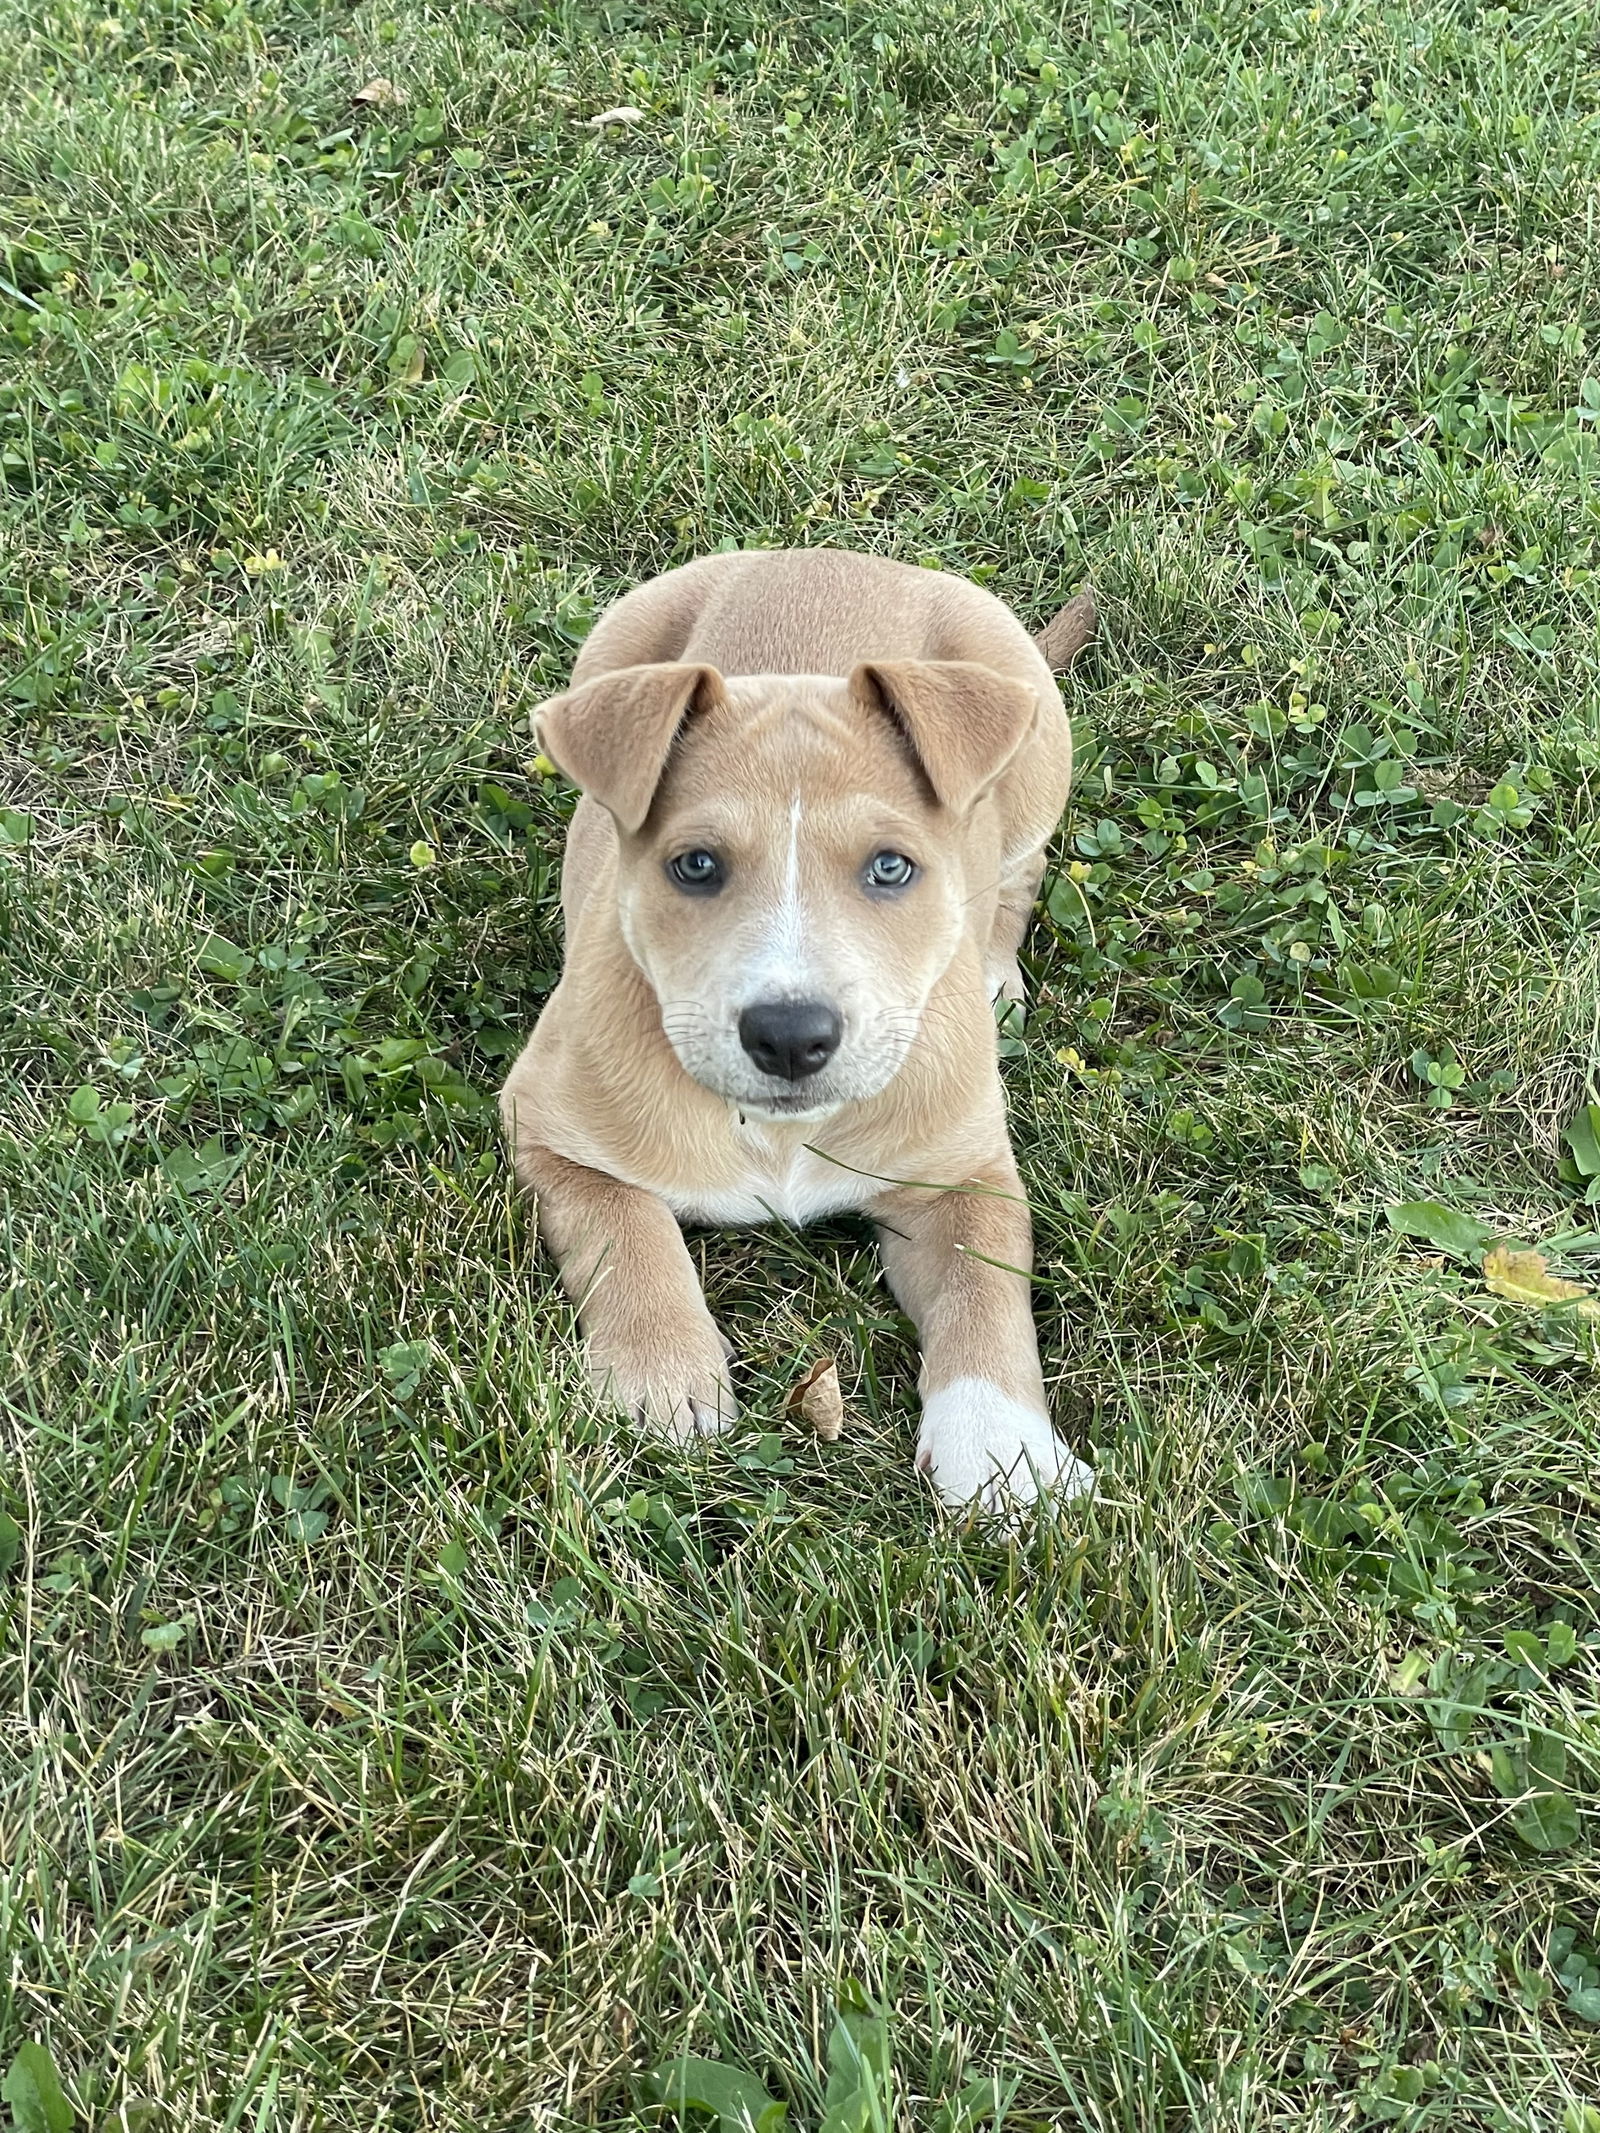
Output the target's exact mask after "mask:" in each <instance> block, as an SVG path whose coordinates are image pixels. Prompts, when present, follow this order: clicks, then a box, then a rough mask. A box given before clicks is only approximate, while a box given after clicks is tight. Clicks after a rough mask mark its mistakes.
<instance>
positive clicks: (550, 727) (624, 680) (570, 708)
mask: <svg viewBox="0 0 1600 2133" xmlns="http://www.w3.org/2000/svg"><path fill="white" fill-rule="evenodd" d="M723 700H724V699H723V693H722V676H721V675H720V674H719V673H718V672H717V670H716V668H715V667H702V666H688V665H684V664H680V663H678V662H676V661H673V662H669V663H664V664H662V665H658V666H647V667H618V668H617V669H616V670H615V671H614V672H613V673H610V674H597V675H596V676H595V678H594V680H593V681H585V682H581V683H580V684H579V686H578V687H577V688H575V689H569V690H568V691H567V692H566V694H565V695H564V696H553V697H552V698H551V699H550V701H549V703H547V704H541V705H540V706H539V708H538V710H537V711H535V713H534V714H533V730H534V733H535V734H536V735H537V737H538V741H539V745H540V747H541V748H542V749H543V750H544V752H545V754H546V755H548V756H549V757H550V759H551V761H552V762H553V763H554V764H555V765H556V767H557V768H558V769H560V770H564V771H565V772H566V774H567V776H568V777H569V778H571V780H572V782H573V783H574V784H575V785H581V786H582V788H583V790H584V791H585V792H586V793H587V794H588V795H589V797H590V799H592V800H598V801H599V803H600V805H601V806H602V807H603V808H605V809H607V810H608V812H609V813H610V814H611V815H612V816H613V817H614V818H615V821H616V824H617V827H618V828H619V829H621V830H624V831H626V832H627V833H628V834H629V835H630V836H631V835H632V834H633V832H634V831H635V830H637V829H638V828H639V827H640V826H641V825H642V823H643V822H644V818H645V816H646V815H648V814H649V812H650V803H651V801H652V800H653V799H654V798H655V794H656V787H657V786H658V785H659V784H660V782H661V773H662V772H663V770H665V768H666V764H667V757H668V756H669V755H670V754H671V752H672V744H673V742H674V741H675V740H676V739H677V737H678V734H679V732H680V731H681V730H682V727H683V724H684V722H685V720H686V719H688V718H690V717H692V716H693V714H694V713H695V712H697V711H709V710H711V709H713V708H714V707H715V706H716V705H718V704H720V703H722V702H723Z"/></svg>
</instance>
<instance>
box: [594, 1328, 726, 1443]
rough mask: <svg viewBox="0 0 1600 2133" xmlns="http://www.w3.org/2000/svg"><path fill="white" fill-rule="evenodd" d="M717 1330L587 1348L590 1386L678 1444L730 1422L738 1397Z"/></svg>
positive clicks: (716, 1431) (645, 1426) (643, 1425)
mask: <svg viewBox="0 0 1600 2133" xmlns="http://www.w3.org/2000/svg"><path fill="white" fill-rule="evenodd" d="M722 1347H723V1343H722V1340H721V1336H720V1335H717V1334H715V1333H713V1334H712V1335H711V1337H710V1338H708V1339H707V1340H705V1341H688V1340H684V1341H682V1342H671V1341H665V1340H663V1341H661V1342H658V1343H654V1344H652V1345H651V1346H650V1347H649V1348H648V1349H643V1350H640V1351H638V1352H630V1353H622V1352H618V1351H610V1352H604V1353H602V1352H597V1351H595V1350H593V1349H591V1351H590V1354H589V1370H590V1375H591V1376H592V1378H593V1379H594V1383H595V1389H596V1390H597V1391H598V1392H600V1393H601V1394H602V1396H603V1397H605V1398H606V1399H608V1400H609V1401H610V1402H611V1403H612V1404H613V1405H615V1406H617V1407H620V1408H621V1409H622V1411H623V1413H624V1414H626V1415H628V1416H631V1418H632V1419H633V1421H634V1422H635V1423H637V1424H638V1426H639V1427H640V1428H641V1429H645V1430H648V1431H650V1432H651V1434H652V1435H654V1436H660V1437H669V1438H671V1439H673V1440H674V1441H675V1442H677V1443H679V1444H688V1443H692V1442H693V1441H694V1440H695V1439H696V1438H698V1437H714V1436H717V1435H719V1434H720V1433H721V1432H722V1431H723V1430H726V1429H729V1428H731V1427H732V1425H733V1423H734V1421H735V1420H736V1419H737V1417H738V1413H739V1408H738V1403H737V1402H736V1401H735V1399H734V1397H733V1388H732V1386H731V1385H730V1384H729V1383H728V1373H727V1366H726V1363H725V1361H724V1357H723V1353H722Z"/></svg>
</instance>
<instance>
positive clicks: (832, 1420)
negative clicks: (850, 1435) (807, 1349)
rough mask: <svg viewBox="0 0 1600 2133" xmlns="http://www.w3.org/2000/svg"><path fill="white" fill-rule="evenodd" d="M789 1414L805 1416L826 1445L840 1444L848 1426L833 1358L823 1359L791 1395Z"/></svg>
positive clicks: (842, 1395)
mask: <svg viewBox="0 0 1600 2133" xmlns="http://www.w3.org/2000/svg"><path fill="white" fill-rule="evenodd" d="M789 1412H790V1413H791V1414H800V1415H803V1416H804V1417H805V1419H806V1421H808V1422H809V1423H810V1424H811V1427H812V1428H813V1429H814V1430H815V1431H816V1433H817V1435H818V1436H819V1437H820V1438H821V1439H822V1441H823V1443H824V1444H835V1443H837V1442H838V1438H839V1432H840V1430H841V1429H842V1428H843V1426H844V1394H843V1393H842V1392H841V1391H840V1390H839V1366H838V1365H837V1364H836V1363H835V1362H834V1361H833V1359H832V1357H831V1356H826V1355H824V1356H819V1357H818V1359H817V1360H816V1362H814V1363H813V1364H812V1366H811V1368H810V1369H809V1370H808V1371H807V1372H806V1374H805V1376H804V1377H803V1378H802V1379H801V1380H800V1382H799V1383H798V1384H797V1385H796V1386H795V1388H794V1390H793V1391H792V1392H791V1393H790V1395H789Z"/></svg>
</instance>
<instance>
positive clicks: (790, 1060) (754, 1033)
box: [739, 1000, 844, 1081]
mask: <svg viewBox="0 0 1600 2133" xmlns="http://www.w3.org/2000/svg"><path fill="white" fill-rule="evenodd" d="M843 1034H844V1024H843V1023H842V1022H841V1021H840V1020H839V1017H838V1015H837V1014H836V1013H835V1012H834V1010H833V1009H832V1008H831V1007H830V1006H829V1005H828V1003H827V1001H826V1000H758V1001H757V1002H756V1004H755V1006H754V1007H747V1008H746V1009H745V1011H744V1013H743V1014H742V1015H741V1016H740V1017H739V1042H740V1043H741V1044H742V1045H743V1046H744V1048H745V1050H746V1051H747V1052H748V1053H749V1054H750V1057H751V1058H752V1059H753V1060H754V1061H755V1063H756V1065H757V1066H758V1067H760V1069H761V1071H762V1073H763V1074H776V1075H778V1076H780V1077H781V1078H782V1079H783V1080H784V1081H804V1080H805V1078H806V1076H807V1075H808V1074H815V1073H816V1071H817V1069H818V1068H819V1067H825V1066H826V1065H827V1063H828V1061H829V1060H830V1059H831V1058H832V1057H833V1055H834V1053H835V1052H836V1051H837V1050H838V1049H839V1039H840V1037H841V1036H842V1035H843Z"/></svg>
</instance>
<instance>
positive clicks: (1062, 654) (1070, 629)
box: [1033, 585, 1097, 674]
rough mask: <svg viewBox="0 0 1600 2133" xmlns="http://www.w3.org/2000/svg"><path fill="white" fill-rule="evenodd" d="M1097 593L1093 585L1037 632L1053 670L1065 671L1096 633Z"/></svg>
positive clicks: (1053, 671) (1059, 672) (1036, 634)
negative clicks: (1095, 607) (1095, 601)
mask: <svg viewBox="0 0 1600 2133" xmlns="http://www.w3.org/2000/svg"><path fill="white" fill-rule="evenodd" d="M1096 620H1097V618H1096V615H1095V610H1094V593H1093V591H1092V590H1091V588H1090V587H1089V586H1087V585H1086V586H1085V587H1084V588H1083V591H1082V592H1081V593H1079V594H1078V595H1077V597H1076V598H1075V599H1072V600H1069V601H1068V602H1067V604H1066V606H1065V607H1064V608H1063V609H1062V610H1061V612H1060V614H1059V615H1055V616H1053V617H1052V618H1051V620H1050V621H1048V622H1047V623H1046V624H1045V626H1044V628H1043V629H1042V630H1038V631H1036V632H1035V634H1034V639H1033V641H1034V643H1035V644H1036V645H1037V646H1038V647H1039V649H1040V651H1041V652H1043V654H1044V656H1045V662H1046V664H1047V665H1048V666H1049V669H1050V671H1051V673H1052V674H1065V672H1066V671H1067V669H1068V667H1070V666H1071V664H1072V662H1073V661H1074V660H1075V659H1076V658H1077V656H1078V654H1079V653H1080V652H1081V651H1082V650H1083V648H1084V646H1085V645H1086V644H1087V643H1088V642H1089V639H1090V638H1091V637H1092V636H1093V635H1094V633H1095V625H1096Z"/></svg>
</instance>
